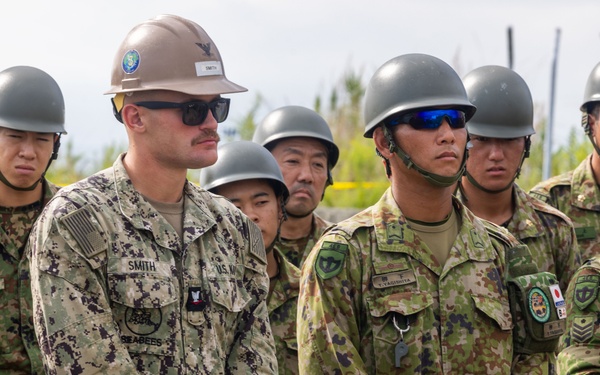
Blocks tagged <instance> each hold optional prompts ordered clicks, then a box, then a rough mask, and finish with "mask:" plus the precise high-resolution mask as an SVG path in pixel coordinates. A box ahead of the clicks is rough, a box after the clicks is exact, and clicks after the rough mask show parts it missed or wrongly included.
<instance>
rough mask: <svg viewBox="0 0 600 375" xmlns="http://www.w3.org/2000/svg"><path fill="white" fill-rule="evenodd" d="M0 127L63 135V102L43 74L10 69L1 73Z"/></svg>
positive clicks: (28, 68) (35, 70)
mask: <svg viewBox="0 0 600 375" xmlns="http://www.w3.org/2000/svg"><path fill="white" fill-rule="evenodd" d="M0 126H1V127H4V128H9V129H15V130H21V131H28V132H37V133H65V134H66V131H65V101H64V98H63V95H62V91H61V90H60V87H59V86H58V84H57V83H56V81H55V80H54V79H53V78H52V77H51V76H50V75H49V74H48V73H46V72H44V71H42V70H40V69H38V68H34V67H31V66H13V67H11V68H8V69H6V70H3V71H2V72H0Z"/></svg>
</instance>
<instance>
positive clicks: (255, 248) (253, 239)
mask: <svg viewBox="0 0 600 375" xmlns="http://www.w3.org/2000/svg"><path fill="white" fill-rule="evenodd" d="M248 241H249V242H250V254H252V255H254V256H255V257H256V258H258V260H260V261H261V262H262V263H263V264H267V252H266V251H265V246H264V244H263V242H262V233H260V229H259V228H258V226H257V225H256V224H254V223H252V222H249V223H248Z"/></svg>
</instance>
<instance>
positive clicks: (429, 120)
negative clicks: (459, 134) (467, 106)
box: [384, 109, 466, 130]
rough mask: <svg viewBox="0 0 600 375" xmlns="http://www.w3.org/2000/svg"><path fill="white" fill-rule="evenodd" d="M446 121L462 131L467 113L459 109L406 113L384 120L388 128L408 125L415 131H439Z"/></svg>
mask: <svg viewBox="0 0 600 375" xmlns="http://www.w3.org/2000/svg"><path fill="white" fill-rule="evenodd" d="M444 119H446V121H448V124H450V127H451V128H453V129H462V128H464V127H465V124H466V120H465V113H464V112H463V111H459V110H457V109H437V110H429V111H419V112H411V113H406V114H403V115H400V116H392V117H390V118H389V119H386V120H384V123H385V125H387V126H396V125H400V124H408V125H410V126H412V128H413V129H417V130H420V129H437V128H439V127H440V126H441V125H442V122H443V120H444Z"/></svg>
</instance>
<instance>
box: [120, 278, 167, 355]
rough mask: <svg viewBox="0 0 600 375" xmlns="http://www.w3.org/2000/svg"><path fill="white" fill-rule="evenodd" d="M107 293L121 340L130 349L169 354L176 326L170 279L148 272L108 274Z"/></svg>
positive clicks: (137, 352) (145, 352) (144, 352)
mask: <svg viewBox="0 0 600 375" xmlns="http://www.w3.org/2000/svg"><path fill="white" fill-rule="evenodd" d="M108 288H109V295H110V299H111V301H112V308H113V315H114V317H115V321H116V322H117V324H118V325H119V328H120V331H121V341H122V342H123V343H124V344H125V345H126V346H127V350H128V351H129V352H130V353H136V354H153V355H171V354H172V353H171V349H169V348H173V347H174V345H173V344H174V343H173V341H174V337H173V335H174V332H177V331H179V328H175V327H173V324H175V325H176V326H178V325H179V324H178V323H177V322H178V321H179V319H178V318H177V316H178V314H179V311H178V308H177V307H178V304H177V303H176V302H177V301H178V295H179V293H178V291H177V290H176V287H175V285H174V284H173V282H172V280H171V279H170V278H168V277H164V276H156V275H148V274H109V276H108Z"/></svg>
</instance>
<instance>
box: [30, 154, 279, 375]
mask: <svg viewBox="0 0 600 375" xmlns="http://www.w3.org/2000/svg"><path fill="white" fill-rule="evenodd" d="M121 158H122V155H121V156H120V157H119V158H118V159H117V160H116V161H115V163H114V164H113V167H112V168H109V169H107V170H104V171H101V172H98V173H97V174H95V175H93V176H91V177H89V178H87V179H86V180H83V181H81V182H78V183H76V184H74V185H71V186H70V187H67V188H64V189H62V190H61V191H60V192H59V193H58V194H57V195H56V196H55V197H54V199H53V200H51V201H50V203H49V204H48V205H47V206H46V208H45V210H44V212H43V213H42V215H41V216H40V220H39V221H38V222H37V223H36V225H35V227H34V229H33V231H32V234H31V237H30V239H31V240H30V247H29V248H28V249H29V250H30V253H29V254H30V256H31V273H32V275H31V276H32V293H33V302H34V314H35V315H34V316H35V329H36V334H37V336H38V338H39V340H40V347H41V350H42V355H43V358H44V365H45V367H46V371H47V373H49V374H57V373H89V372H94V373H102V374H129V373H135V372H136V371H138V372H141V373H146V374H225V373H227V374H272V373H277V362H276V358H275V349H274V343H273V337H272V334H271V328H270V325H269V320H268V311H267V304H266V297H267V294H268V285H269V284H268V283H269V281H268V279H267V274H266V255H265V251H264V246H263V244H262V237H261V234H260V231H259V230H258V227H257V226H256V225H255V224H253V223H251V222H250V221H249V220H248V219H247V217H245V216H244V215H242V214H241V212H240V211H239V210H238V209H236V208H235V207H234V206H233V205H231V204H229V203H228V202H227V201H226V200H225V199H223V198H221V197H216V196H214V195H212V194H211V193H209V192H207V191H205V190H203V189H201V188H199V187H197V186H195V185H193V184H191V183H189V182H186V185H185V187H184V192H183V193H184V202H185V203H184V210H185V211H184V214H183V233H184V238H183V239H180V237H179V236H178V235H177V233H176V232H175V231H174V230H173V228H172V226H171V225H170V224H169V223H168V222H167V221H166V220H165V219H164V218H163V217H162V216H161V215H160V214H159V213H158V212H157V211H156V210H155V209H154V208H153V207H152V206H151V205H150V204H149V203H148V202H147V201H146V200H145V199H144V198H143V197H142V196H141V195H140V194H139V193H138V192H137V191H136V190H135V189H134V187H133V185H132V183H131V180H130V179H129V177H128V175H127V172H126V170H125V168H124V166H123V162H122V159H121Z"/></svg>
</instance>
